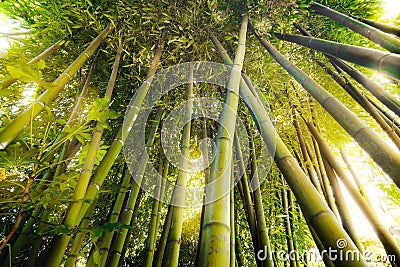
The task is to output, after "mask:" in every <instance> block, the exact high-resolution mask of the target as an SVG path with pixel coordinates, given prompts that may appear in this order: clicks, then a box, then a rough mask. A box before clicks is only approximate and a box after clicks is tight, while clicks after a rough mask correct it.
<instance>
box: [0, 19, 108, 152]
mask: <svg viewBox="0 0 400 267" xmlns="http://www.w3.org/2000/svg"><path fill="white" fill-rule="evenodd" d="M112 29H113V26H112V24H110V25H109V26H107V27H106V28H105V29H104V30H103V31H102V32H101V33H100V34H99V35H98V36H97V37H96V39H94V40H93V42H92V43H91V44H90V45H89V46H88V47H87V48H86V49H85V50H84V51H83V53H82V54H80V55H79V57H78V58H77V59H75V61H74V62H72V64H71V65H70V66H69V67H68V68H67V69H66V70H65V71H64V72H63V73H62V74H61V75H60V76H59V77H58V78H57V79H56V80H55V82H54V85H55V86H54V87H53V88H51V89H49V90H46V91H45V92H44V93H43V94H41V95H40V96H39V97H38V98H37V99H36V100H35V101H34V102H33V103H32V104H31V105H30V106H29V107H28V108H27V109H26V110H24V111H23V112H22V113H21V114H20V115H19V116H18V117H17V118H15V119H14V120H13V121H12V122H11V123H10V124H9V125H8V126H7V127H6V128H4V129H3V130H2V131H1V132H0V150H1V149H5V148H6V147H7V146H8V145H9V144H10V143H11V142H12V141H13V140H14V139H15V138H16V137H17V136H18V135H19V134H20V133H21V132H22V131H23V130H24V129H25V128H26V126H28V125H29V123H30V122H31V120H32V119H34V118H35V117H36V116H37V115H39V114H40V112H42V110H43V109H44V107H45V106H46V105H48V104H49V103H50V102H51V101H52V100H53V99H54V98H55V97H56V96H57V95H58V94H59V93H60V92H61V90H62V89H63V88H64V86H65V85H66V84H67V83H68V82H69V81H70V80H71V78H72V77H73V76H74V75H75V73H76V72H77V71H78V70H79V69H80V68H81V67H82V66H83V64H85V62H86V61H87V60H88V59H89V57H90V56H91V55H93V54H94V52H95V51H96V50H97V48H98V47H99V46H100V44H101V43H102V42H103V41H104V40H105V38H106V37H107V35H108V34H109V33H110V32H111V30H112Z"/></svg>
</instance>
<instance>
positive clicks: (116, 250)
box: [108, 107, 163, 266]
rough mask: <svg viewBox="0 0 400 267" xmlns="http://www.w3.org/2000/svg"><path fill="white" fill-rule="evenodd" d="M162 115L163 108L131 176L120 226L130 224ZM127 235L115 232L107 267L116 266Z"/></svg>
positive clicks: (122, 231) (124, 232)
mask: <svg viewBox="0 0 400 267" xmlns="http://www.w3.org/2000/svg"><path fill="white" fill-rule="evenodd" d="M162 114H163V108H162V107H160V108H159V109H158V111H157V114H156V117H155V119H154V122H153V125H152V127H151V130H150V133H149V137H148V138H147V143H146V147H145V149H144V151H143V153H142V155H141V157H140V160H139V163H138V167H137V170H136V172H135V174H134V175H133V178H134V182H133V185H132V187H131V190H130V192H129V197H128V201H127V202H126V204H125V209H124V210H123V212H122V214H121V217H120V219H119V222H120V223H121V224H122V225H130V224H131V220H132V216H133V210H134V207H135V204H136V201H137V199H138V195H139V190H140V186H141V183H142V181H143V176H144V174H145V171H146V165H147V163H148V160H149V157H150V156H149V154H150V150H151V148H152V146H153V143H154V139H155V134H156V132H157V129H158V126H159V124H160V120H161V117H162ZM127 234H128V229H126V228H121V229H119V231H118V232H117V235H116V237H115V243H114V244H113V253H112V254H111V255H110V260H109V262H108V265H109V266H117V265H118V262H119V261H120V258H121V255H122V249H123V247H124V243H125V239H126V238H127Z"/></svg>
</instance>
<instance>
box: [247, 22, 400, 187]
mask: <svg viewBox="0 0 400 267" xmlns="http://www.w3.org/2000/svg"><path fill="white" fill-rule="evenodd" d="M251 28H252V27H251ZM252 31H253V32H254V34H256V36H257V38H258V39H259V41H260V42H261V44H262V45H263V46H264V47H265V48H266V49H267V51H268V52H269V53H270V54H271V55H272V56H273V57H274V58H275V60H276V61H277V62H278V63H279V64H280V65H281V66H282V67H283V68H285V69H286V71H287V72H289V74H291V75H292V76H293V77H294V78H295V79H296V80H297V82H299V83H300V84H301V85H302V86H303V88H304V89H306V90H307V91H308V92H309V93H310V94H311V95H312V96H313V97H314V98H315V99H316V100H317V101H318V102H319V103H320V104H321V105H322V107H324V109H325V110H327V111H328V112H329V114H331V116H332V117H333V118H334V119H335V120H336V121H337V122H339V124H340V125H341V126H342V127H343V128H344V129H345V130H346V131H347V132H348V133H349V134H350V135H351V136H352V137H353V138H354V140H355V141H357V143H358V144H359V145H360V146H361V147H362V148H363V149H364V150H365V151H366V152H367V153H368V154H369V155H370V156H371V157H372V158H373V159H374V160H375V162H376V163H377V164H378V165H379V166H380V167H381V168H382V170H383V171H384V172H386V173H387V174H388V175H389V176H390V178H391V179H392V180H393V181H394V182H395V183H396V185H397V186H398V187H400V178H399V177H400V154H399V153H397V152H396V151H395V150H394V149H392V148H391V147H390V146H389V145H388V144H387V143H386V142H385V141H383V140H382V138H381V137H380V136H379V135H378V134H376V133H375V132H374V131H373V130H372V129H371V128H369V127H366V126H365V124H364V123H363V121H362V120H361V119H360V118H358V117H357V116H356V115H354V113H353V112H351V111H350V110H349V109H348V108H347V107H346V106H345V105H343V104H342V103H341V102H340V101H338V100H337V99H336V98H335V97H334V96H333V95H331V94H330V93H329V92H327V91H326V90H325V89H324V88H322V87H321V86H320V85H319V84H318V83H316V82H315V81H314V80H312V79H311V78H309V77H308V76H307V75H306V74H305V73H304V72H303V71H301V70H300V69H299V68H298V67H297V66H295V65H294V64H293V63H291V62H290V61H289V60H287V59H286V58H285V57H284V56H283V55H281V54H280V53H279V52H278V50H276V48H275V47H273V46H272V45H271V44H270V43H269V42H267V41H266V40H264V39H263V38H262V37H261V36H259V35H258V34H257V33H256V32H255V30H254V28H252ZM300 37H301V36H300ZM304 38H306V37H304ZM399 58H400V56H399ZM399 63H400V61H399Z"/></svg>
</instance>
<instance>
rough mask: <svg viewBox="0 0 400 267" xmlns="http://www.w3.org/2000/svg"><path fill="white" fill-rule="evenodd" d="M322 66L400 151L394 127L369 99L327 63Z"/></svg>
mask: <svg viewBox="0 0 400 267" xmlns="http://www.w3.org/2000/svg"><path fill="white" fill-rule="evenodd" d="M317 63H318V65H320V66H321V67H322V68H323V69H324V70H325V71H326V72H327V73H328V74H329V75H330V76H331V77H332V78H333V79H334V80H335V81H336V82H337V83H338V84H339V85H340V86H341V87H342V88H343V89H345V90H346V92H347V93H348V94H349V95H350V96H351V97H352V98H353V99H354V100H356V102H357V103H359V104H360V105H361V106H362V107H363V108H364V110H365V111H367V112H368V114H370V115H371V117H372V118H374V120H375V121H376V122H377V123H378V124H379V125H380V126H381V128H382V129H383V130H384V131H385V132H386V134H387V135H388V136H389V138H390V139H391V140H392V142H393V143H394V144H395V145H396V146H397V148H398V149H400V138H399V137H398V136H397V135H396V133H395V132H394V131H393V129H392V127H391V126H390V125H388V124H387V123H386V121H385V120H384V119H383V118H382V116H381V115H380V114H379V111H378V110H377V109H376V108H375V107H374V106H373V105H372V104H371V103H370V102H369V101H368V99H367V98H366V97H365V96H364V95H363V94H361V93H360V92H359V91H358V89H357V88H356V87H355V86H354V85H353V84H352V83H351V82H350V81H349V80H348V79H347V78H346V77H345V76H343V77H341V76H339V75H338V74H336V73H335V72H334V71H333V70H332V69H330V68H329V67H328V66H326V64H325V63H323V62H321V61H318V60H317Z"/></svg>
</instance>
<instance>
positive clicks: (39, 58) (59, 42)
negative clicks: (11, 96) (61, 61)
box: [2, 35, 71, 89]
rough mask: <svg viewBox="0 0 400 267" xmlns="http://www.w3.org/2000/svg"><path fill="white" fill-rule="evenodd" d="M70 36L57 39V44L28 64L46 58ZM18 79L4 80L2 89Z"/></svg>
mask: <svg viewBox="0 0 400 267" xmlns="http://www.w3.org/2000/svg"><path fill="white" fill-rule="evenodd" d="M70 38H71V35H66V36H65V37H63V38H62V39H61V40H59V41H57V42H56V43H55V44H53V45H52V46H50V47H49V48H47V49H46V50H44V51H43V52H42V53H40V54H39V55H37V56H36V57H34V58H32V59H31V60H29V61H28V63H27V64H34V63H37V62H39V61H40V60H46V59H47V58H48V57H49V56H51V55H52V54H53V53H54V52H55V51H57V50H58V48H60V47H61V46H62V45H64V44H65V43H66V42H67V41H68V40H69V39H70ZM16 81H17V79H9V80H7V81H4V82H3V84H2V89H6V88H8V87H10V86H11V85H12V84H14V83H15V82H16Z"/></svg>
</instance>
